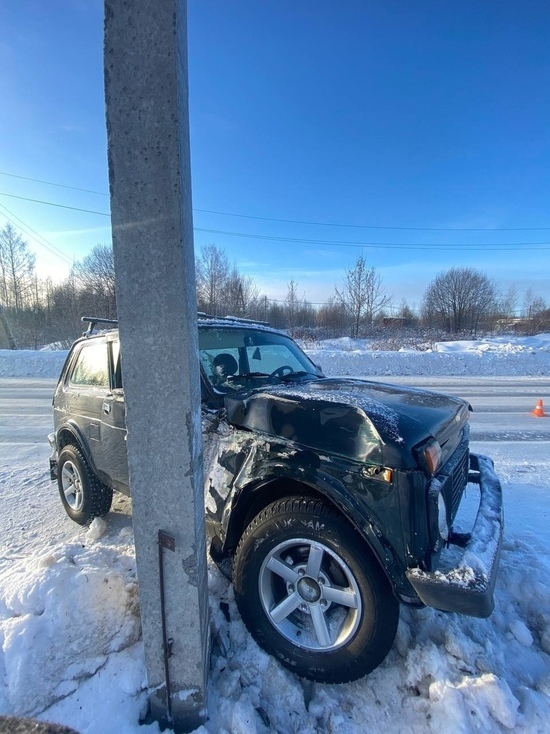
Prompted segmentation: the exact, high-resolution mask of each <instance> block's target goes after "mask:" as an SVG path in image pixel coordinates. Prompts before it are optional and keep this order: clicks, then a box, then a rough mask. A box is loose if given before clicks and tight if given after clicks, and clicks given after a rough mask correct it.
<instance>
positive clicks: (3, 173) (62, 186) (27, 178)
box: [0, 171, 109, 196]
mask: <svg viewBox="0 0 550 734" xmlns="http://www.w3.org/2000/svg"><path fill="white" fill-rule="evenodd" d="M0 176H10V177H11V178H20V179H21V180H22V181H34V183H41V184H46V185H47V186H57V187H58V188H60V189H70V190H71V191H83V192H84V193H85V194H96V195H97V196H109V194H107V193H105V191H93V189H80V188H78V186H67V185H66V184H60V183H54V182H53V181H44V180H42V179H40V178H31V177H30V176H18V175H17V174H16V173H7V172H6V171H0Z"/></svg>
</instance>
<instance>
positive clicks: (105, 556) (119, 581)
mask: <svg viewBox="0 0 550 734" xmlns="http://www.w3.org/2000/svg"><path fill="white" fill-rule="evenodd" d="M309 353H310V355H311V357H312V358H313V359H314V361H315V362H318V363H319V364H321V366H322V367H323V369H324V371H325V373H326V374H330V375H335V374H339V375H355V376H359V377H365V378H367V377H371V376H378V378H377V379H384V380H387V381H395V382H400V381H401V382H404V383H406V384H412V385H416V386H425V387H432V388H433V389H439V390H444V391H447V392H455V393H456V394H459V395H461V396H462V397H466V398H468V399H469V400H470V402H471V403H472V405H473V407H474V413H473V415H472V449H473V450H474V451H478V452H480V453H485V454H488V455H490V456H492V458H493V459H494V460H495V465H496V469H497V472H498V474H499V476H500V478H501V481H502V486H503V492H504V502H505V516H506V528H505V537H504V543H503V549H502V556H501V563H500V571H499V577H498V581H497V585H496V591H495V611H494V613H493V615H492V616H491V617H490V618H489V619H487V620H482V619H472V618H468V617H461V616H458V615H454V614H444V613H441V612H438V611H435V610H432V609H422V610H410V609H406V608H402V610H401V618H400V624H399V630H398V635H397V639H396V642H395V644H394V646H393V648H392V650H391V651H390V654H389V656H388V657H387V659H386V660H385V661H384V663H383V664H382V665H381V666H380V667H379V668H378V669H377V670H375V671H374V672H373V673H371V674H370V675H369V676H368V677H366V678H364V679H362V680H360V681H357V682H355V683H350V684H344V685H338V686H328V685H320V684H313V683H309V682H306V681H303V680H300V679H298V678H296V677H295V676H293V675H292V674H291V673H290V672H288V671H286V670H285V669H283V668H282V667H281V666H280V665H279V664H278V663H277V662H276V661H275V660H274V659H273V658H271V657H269V656H268V655H266V654H265V653H264V652H263V651H261V650H260V649H259V648H258V647H257V645H256V644H255V643H254V641H253V640H252V638H251V637H250V635H249V634H248V632H247V631H246V629H245V627H244V625H243V623H242V622H241V620H240V618H239V614H238V612H237V609H236V606H235V603H234V600H233V595H232V588H231V586H230V585H229V584H228V582H227V581H226V580H225V579H224V578H223V577H222V576H221V575H220V573H219V572H218V571H217V569H216V568H215V566H213V565H212V564H211V565H210V567H209V589H210V611H211V623H212V632H213V637H212V639H213V643H212V656H211V672H210V679H209V719H208V721H207V722H206V724H205V725H204V726H203V727H200V728H199V729H198V730H197V732H199V733H200V734H207V733H208V734H214V733H218V732H219V733H220V734H222V733H224V732H229V733H230V734H255V733H256V732H257V733H258V734H267V733H268V732H281V733H285V734H286V733H287V732H288V733H289V734H290V733H291V732H292V733H293V734H298V733H300V734H314V733H315V732H320V733H323V734H324V733H327V734H328V733H332V732H334V733H336V732H338V734H359V733H361V734H362V733H363V732H365V731H368V732H370V733H371V734H377V733H378V732H384V733H390V734H393V733H396V734H397V733H401V732H402V733H403V734H405V733H407V734H409V732H413V733H415V734H431V733H433V734H447V733H448V734H451V733H452V734H469V733H470V732H484V733H485V732H509V731H514V732H520V733H525V734H527V733H528V734H535V733H538V732H540V733H541V734H543V733H550V511H549V507H550V418H548V417H547V418H537V417H534V416H532V415H530V411H531V410H532V409H533V408H534V406H535V403H536V400H537V399H543V400H544V406H545V410H546V411H547V412H550V379H549V377H548V375H549V374H550V335H538V336H537V337H532V338H529V339H515V338H513V337H510V338H500V339H493V340H485V341H475V342H452V343H441V344H437V345H434V347H433V351H431V352H412V351H400V352H372V351H370V350H369V348H368V345H367V344H366V343H365V342H358V341H355V342H354V341H352V340H349V339H341V340H335V341H330V342H324V343H320V344H318V345H316V347H315V349H311V350H309ZM65 355H66V353H63V352H52V351H44V352H7V351H0V378H1V379H0V499H1V502H2V512H1V513H0V648H1V652H0V714H20V715H26V716H34V717H36V718H39V719H43V720H46V721H55V722H58V723H62V724H65V725H67V726H71V727H73V728H74V729H76V730H77V731H79V732H81V734H138V732H139V733H140V734H149V732H158V731H159V728H158V726H157V725H156V724H153V725H149V726H140V725H139V723H138V722H139V717H140V714H141V713H142V711H143V709H144V707H145V705H146V701H147V696H146V690H145V686H146V680H145V666H144V658H143V649H142V645H141V642H140V622H139V599H138V586H137V579H136V570H135V560H134V548H133V533H132V524H131V514H130V509H131V508H130V503H129V501H128V500H125V499H124V498H119V499H117V500H116V501H115V503H114V506H113V510H112V511H111V512H110V513H109V515H108V516H107V517H106V518H105V520H95V521H94V523H93V524H92V525H91V527H90V528H87V529H86V528H80V527H78V526H77V525H75V524H74V523H72V522H71V521H70V520H69V518H68V517H67V516H66V515H65V513H64V511H63V509H62V506H61V503H60V501H59V499H58V496H57V489H56V487H55V485H54V484H52V483H51V482H50V480H49V476H48V456H49V448H48V446H47V443H46V434H47V433H48V432H49V431H50V430H51V424H52V419H51V396H52V392H53V389H54V386H55V378H57V376H58V374H59V371H60V369H61V366H62V363H63V360H64V357H65ZM475 502H476V491H475V489H474V488H473V487H469V488H468V490H467V497H466V501H465V503H464V508H463V510H461V518H460V524H461V525H463V529H466V528H467V523H468V522H469V521H470V520H471V517H472V514H473V512H474V509H475Z"/></svg>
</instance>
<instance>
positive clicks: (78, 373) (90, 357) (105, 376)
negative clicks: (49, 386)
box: [69, 342, 109, 388]
mask: <svg viewBox="0 0 550 734" xmlns="http://www.w3.org/2000/svg"><path fill="white" fill-rule="evenodd" d="M69 382H70V383H71V385H87V386H90V387H106V388H108V387H109V366H108V361H107V344H106V343H105V342H95V343H94V344H84V346H83V347H82V349H81V350H80V353H79V355H78V357H77V359H76V364H75V366H74V368H73V371H72V373H71V376H70V378H69Z"/></svg>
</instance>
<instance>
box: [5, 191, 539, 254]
mask: <svg viewBox="0 0 550 734" xmlns="http://www.w3.org/2000/svg"><path fill="white" fill-rule="evenodd" d="M0 196H9V197H10V198H12V199H22V200H23V201H32V202H34V203H35V204H44V205H46V206H55V207H59V208H61V209H71V210H72V211H78V212H84V213H85V214H97V215H99V216H102V217H109V216H110V214H107V213H106V212H98V211H93V210H91V209H81V208H79V207H75V206H67V205H65V204H57V203H55V202H52V201H42V200H40V199H31V198H29V197H26V196H16V195H15V194H6V193H4V192H2V191H0ZM194 231H195V232H206V233H208V234H219V235H225V236H228V237H241V238H244V239H255V240H266V241H274V242H294V243H298V244H304V245H328V246H331V247H372V248H376V249H386V250H436V249H438V248H441V249H444V250H471V251H475V250H482V251H487V250H495V251H507V252H510V251H513V250H522V251H526V250H549V249H550V243H549V242H505V243H500V244H499V243H495V244H485V243H483V242H476V243H463V244H449V243H445V244H441V243H437V242H434V243H432V244H424V245H415V244H412V243H407V242H396V243H393V242H349V241H346V240H319V239H316V240H312V239H304V238H299V237H278V236H274V235H257V234H249V233H247V232H231V231H228V230H220V229H204V228H202V227H195V228H194Z"/></svg>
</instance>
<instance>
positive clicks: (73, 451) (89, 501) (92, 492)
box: [57, 444, 113, 525]
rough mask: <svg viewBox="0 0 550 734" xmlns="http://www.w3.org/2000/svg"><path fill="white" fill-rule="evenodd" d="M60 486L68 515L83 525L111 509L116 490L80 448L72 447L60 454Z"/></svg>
mask: <svg viewBox="0 0 550 734" xmlns="http://www.w3.org/2000/svg"><path fill="white" fill-rule="evenodd" d="M57 486H58V489H59V495H60V497H61V502H62V503H63V507H64V508H65V512H66V513H67V515H68V516H69V517H70V518H71V520H74V521H75V522H77V523H78V524H79V525H86V524H87V523H89V522H90V521H91V520H93V519H94V517H102V516H103V515H106V514H107V513H108V512H109V510H110V509H111V502H112V500H113V490H112V489H111V488H110V487H108V486H107V485H105V484H103V483H102V482H100V481H99V479H98V478H97V477H96V475H95V474H94V473H93V472H92V470H91V469H90V467H89V466H88V463H87V462H86V459H85V458H84V456H83V454H82V452H81V451H80V449H79V448H77V447H76V446H73V445H72V444H67V446H64V447H63V448H62V449H61V452H60V454H59V460H58V464H57Z"/></svg>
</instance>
